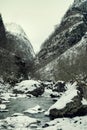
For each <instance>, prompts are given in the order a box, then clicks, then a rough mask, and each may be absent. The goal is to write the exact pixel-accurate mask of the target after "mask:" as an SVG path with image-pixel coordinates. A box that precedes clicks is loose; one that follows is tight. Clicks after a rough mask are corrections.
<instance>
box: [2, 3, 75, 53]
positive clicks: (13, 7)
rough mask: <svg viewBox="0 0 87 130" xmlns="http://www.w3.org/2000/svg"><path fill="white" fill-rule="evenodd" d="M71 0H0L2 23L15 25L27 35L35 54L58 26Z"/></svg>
mask: <svg viewBox="0 0 87 130" xmlns="http://www.w3.org/2000/svg"><path fill="white" fill-rule="evenodd" d="M72 2H73V0H0V12H1V14H2V17H3V20H4V23H13V22H14V23H17V24H19V25H21V26H22V28H23V29H24V31H25V33H26V34H27V35H28V37H29V40H30V42H31V44H32V45H33V47H34V50H35V52H37V51H39V49H40V45H41V44H42V43H43V42H44V40H45V39H46V38H47V37H48V36H49V35H50V34H51V33H52V32H53V30H54V27H55V25H57V24H59V23H60V21H61V18H62V17H63V15H64V13H65V12H66V11H67V9H68V8H69V6H70V5H71V4H72Z"/></svg>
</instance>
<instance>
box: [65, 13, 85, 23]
mask: <svg viewBox="0 0 87 130" xmlns="http://www.w3.org/2000/svg"><path fill="white" fill-rule="evenodd" d="M74 17H77V18H83V15H82V14H79V13H78V14H73V15H70V16H68V17H65V18H63V22H65V21H66V20H68V19H72V18H74Z"/></svg>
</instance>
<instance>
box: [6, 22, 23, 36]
mask: <svg viewBox="0 0 87 130" xmlns="http://www.w3.org/2000/svg"><path fill="white" fill-rule="evenodd" d="M5 27H6V31H7V32H9V31H10V32H11V33H12V34H14V35H25V33H24V31H23V29H22V28H21V26H20V25H17V24H14V23H10V24H5Z"/></svg>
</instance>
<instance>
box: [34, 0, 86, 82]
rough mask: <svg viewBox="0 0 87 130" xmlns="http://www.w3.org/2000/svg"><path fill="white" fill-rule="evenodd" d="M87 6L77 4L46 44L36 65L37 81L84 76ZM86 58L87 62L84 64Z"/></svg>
mask: <svg viewBox="0 0 87 130" xmlns="http://www.w3.org/2000/svg"><path fill="white" fill-rule="evenodd" d="M86 5H87V0H80V1H79V0H77V1H76V0H75V1H74V3H73V5H72V6H71V7H70V8H69V9H68V11H67V12H66V14H65V15H64V17H63V18H62V21H61V23H60V25H58V26H57V27H56V29H55V31H54V32H53V33H52V34H51V35H50V36H49V38H48V39H47V40H46V41H45V42H44V43H43V44H42V46H41V50H40V52H39V53H38V54H37V59H36V61H35V66H36V65H37V68H36V71H35V74H36V75H35V76H36V77H37V76H38V78H41V79H45V80H46V79H54V80H58V79H62V78H63V79H64V80H66V79H70V78H73V77H75V76H76V75H79V74H83V73H84V71H85V70H84V71H83V69H82V68H84V67H83V66H84V65H85V67H86V66H87V63H86V58H87V57H86V46H87V45H86V42H87V39H86V37H87V36H86V32H87V6H86ZM83 46H84V49H83ZM78 48H79V49H78ZM82 57H83V58H85V60H84V62H83V58H82ZM82 62H83V66H82ZM85 69H87V68H85ZM85 73H87V72H85Z"/></svg>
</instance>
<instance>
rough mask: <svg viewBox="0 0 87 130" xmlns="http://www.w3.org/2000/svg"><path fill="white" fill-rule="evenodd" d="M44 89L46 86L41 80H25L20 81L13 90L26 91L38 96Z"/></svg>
mask: <svg viewBox="0 0 87 130" xmlns="http://www.w3.org/2000/svg"><path fill="white" fill-rule="evenodd" d="M44 89H45V88H44V86H43V85H42V84H41V82H40V81H35V80H24V81H22V82H20V83H18V84H17V86H15V87H14V90H13V91H14V93H26V94H32V95H33V96H36V97H38V96H39V95H42V94H43V93H44Z"/></svg>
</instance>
